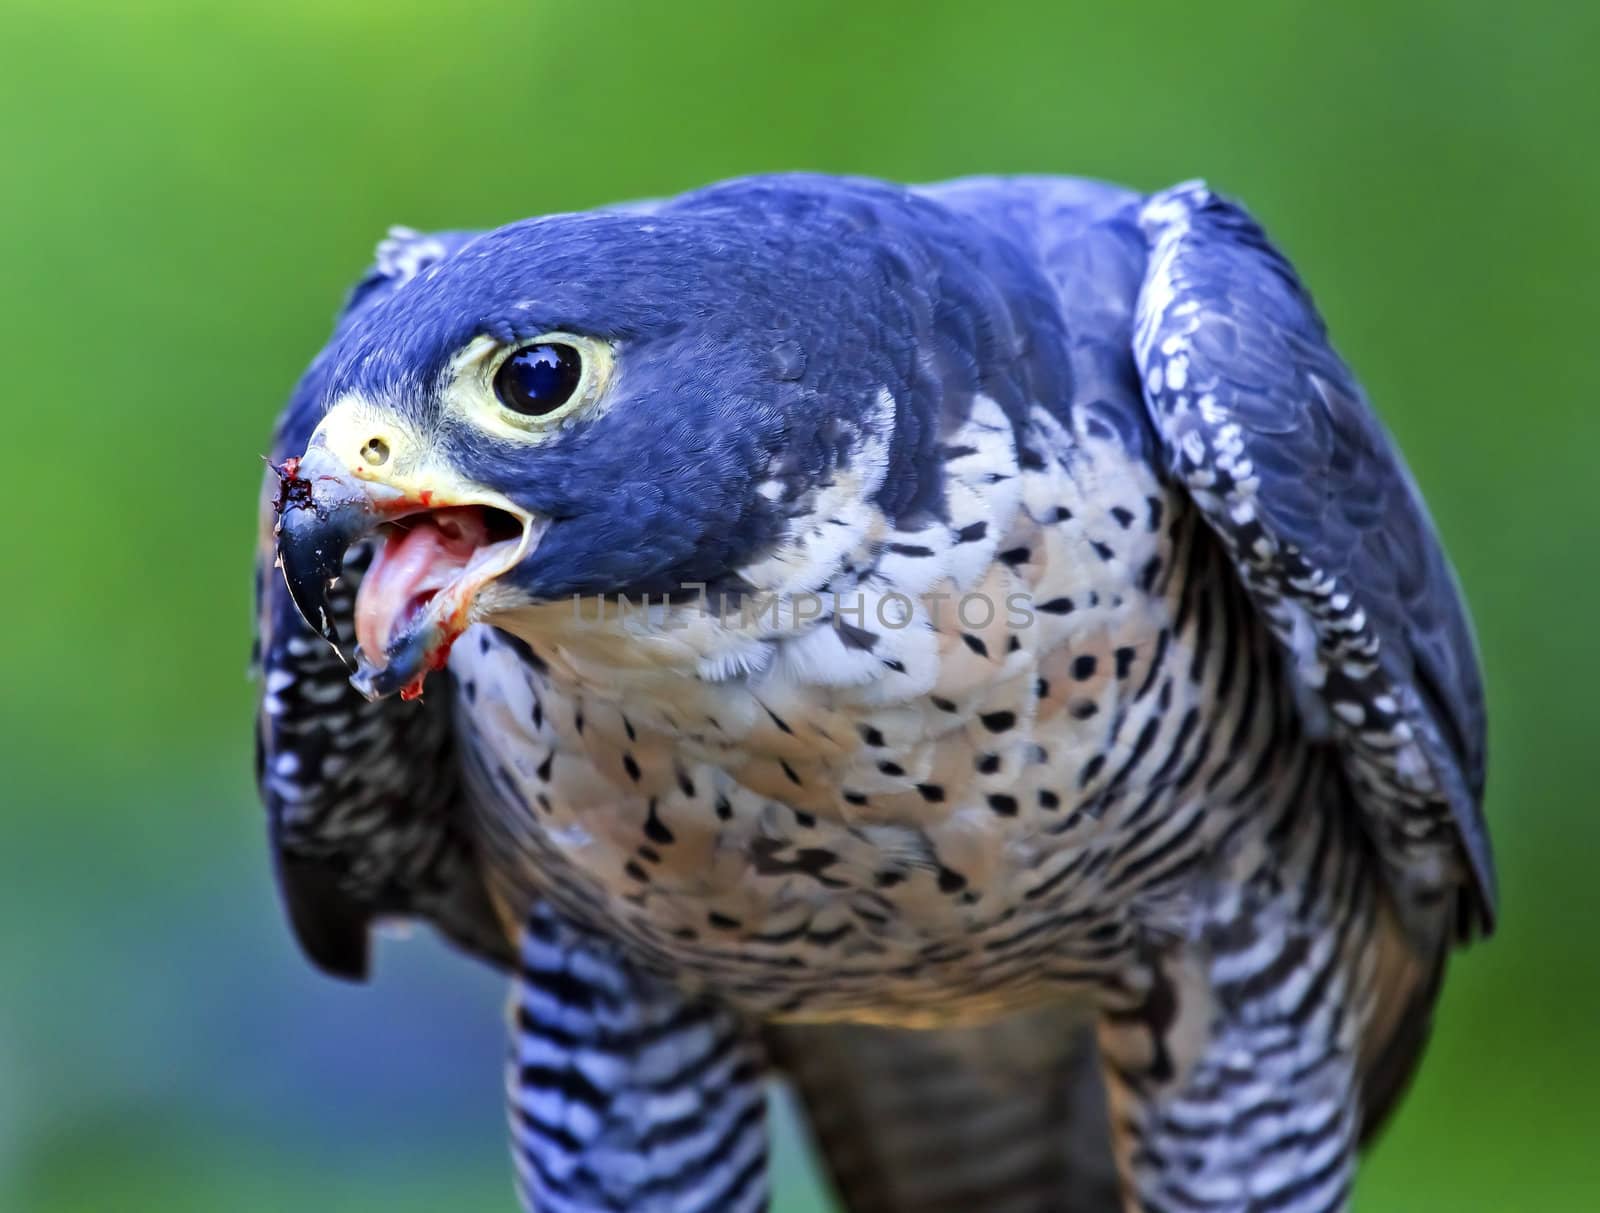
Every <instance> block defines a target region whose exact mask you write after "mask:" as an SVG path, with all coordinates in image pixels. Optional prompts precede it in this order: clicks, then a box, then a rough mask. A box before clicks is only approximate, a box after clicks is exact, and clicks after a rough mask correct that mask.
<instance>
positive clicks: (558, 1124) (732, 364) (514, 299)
mask: <svg viewBox="0 0 1600 1213" xmlns="http://www.w3.org/2000/svg"><path fill="white" fill-rule="evenodd" d="M271 460H272V463H273V472H272V474H271V475H269V477H268V479H267V484H266V486H265V491H264V494H263V501H262V520H261V536H260V542H261V550H260V559H259V568H258V594H259V601H260V611H259V627H260V635H259V654H260V657H259V660H260V668H261V682H262V694H261V701H260V714H259V724H258V741H259V760H258V768H259V782H260V787H261V791H262V795H263V798H264V800H265V803H266V807H267V811H268V816H269V821H270V834H271V843H272V849H273V854H274V857H275V862H276V865H277V872H278V877H279V880H280V884H281V889H282V894H283V898H284V900H285V903H286V905H287V910H288V915H289V918H290V921H291V922H292V924H293V928H294V930H295V932H296V933H297V935H298V937H299V941H300V943H301V945H302V946H303V948H304V950H305V952H306V953H307V955H308V956H309V957H310V959H311V960H312V961H314V962H315V963H316V964H317V965H319V966H321V967H322V968H323V969H325V970H327V971H329V972H331V973H334V974H337V975H340V976H344V977H351V978H356V977H360V976H362V975H364V973H365V971H366V968H367V960H368V930H369V927H370V926H371V925H372V924H373V923H374V922H377V921H382V920H386V919H394V918H402V919H415V920H420V921H425V922H428V923H431V924H432V925H433V926H435V927H436V928H437V929H438V930H439V931H440V932H441V933H442V934H443V935H444V936H445V937H446V938H448V939H449V940H451V941H453V942H454V943H456V944H458V945H459V946H461V947H463V948H464V949H466V950H468V951H469V952H472V953H474V954H476V955H478V956H480V957H482V958H483V959H485V960H487V961H488V962H489V963H491V964H494V965H498V966H500V967H502V968H503V969H504V970H505V971H507V973H508V974H509V975H510V979H511V981H512V985H513V993H512V997H511V1012H510V1037H511V1039H510V1050H509V1065H508V1078H507V1087H508V1092H509V1100H510V1121H511V1137H512V1146H513V1154H514V1158H515V1163H516V1173H517V1177H518V1185H519V1190H520V1193H521V1196H522V1200H523V1201H524V1203H525V1205H526V1207H527V1208H529V1209H531V1210H537V1211H538V1213H598V1211H601V1210H626V1211H627V1213H691V1211H704V1213H742V1211H749V1210H757V1209H762V1208H765V1207H767V1204H768V1200H769V1194H768V1181H767V1174H766V1130H765V1124H764V1117H765V1107H766V1104H765V1095H764V1080H765V1078H766V1076H768V1075H769V1074H773V1073H781V1074H786V1075H788V1076H789V1077H790V1078H791V1079H792V1081H793V1083H794V1085H795V1087H796V1089H797V1091H798V1093H799V1095H800V1098H801V1101H802V1103H803V1104H804V1106H805V1108H806V1110H807V1113H808V1115H809V1119H810V1123H811V1126H812V1129H813V1132H814V1136H815V1137H816V1139H817V1141H818V1144H819V1147H820V1149H821V1151H822V1154H823V1155H824V1157H825V1160H826V1165H827V1169H828V1171H829V1173H830V1174H831V1176H832V1178H833V1181H834V1184H835V1186H836V1188H837V1191H838V1194H839V1199H840V1201H841V1202H842V1204H843V1206H844V1207H846V1208H848V1209H849V1210H851V1211H852V1213H910V1211H912V1210H915V1211H917V1213H940V1211H943V1213H955V1211H957V1210H959V1211H962V1213H969V1211H973V1210H981V1211H986V1213H1041V1211H1059V1210H1094V1211H1098V1210H1102V1209H1113V1208H1121V1209H1124V1210H1141V1211H1146V1213H1155V1211H1157V1210H1160V1211H1174V1213H1182V1211H1199V1210H1205V1211H1207V1213H1257V1211H1266V1210H1278V1211H1282V1213H1322V1211H1327V1210H1337V1209H1342V1208H1344V1207H1346V1205H1347V1203H1348V1199H1349V1194H1350V1189H1351V1185H1352V1179H1353V1169H1354V1166H1355V1159H1356V1156H1357V1153H1358V1149H1359V1147H1360V1146H1361V1144H1362V1143H1363V1141H1365V1140H1366V1139H1367V1138H1368V1137H1369V1136H1370V1135H1371V1134H1372V1132H1373V1131H1374V1130H1375V1129H1376V1128H1377V1126H1378V1125H1379V1123H1380V1122H1381V1121H1382V1120H1383V1118H1384V1117H1385V1115H1386V1114H1387V1112H1388V1111H1389V1110H1390V1109H1391V1107H1392V1105H1393V1103H1394V1101H1395V1100H1396V1098H1397V1096H1398V1095H1399V1094H1400V1092H1401V1091H1402V1089H1403V1088H1404V1087H1405V1085H1406V1082H1407V1080H1408V1078H1409V1076H1410V1075H1411V1073H1412V1071H1413V1069H1414V1067H1415V1066H1416V1064H1417V1059H1418V1055H1419V1053H1420V1051H1421V1049H1422V1047H1423V1045H1424V1042H1425V1039H1426V1037H1427V1034H1428V1028H1429V1022H1430V1018H1431V1012H1432V1007H1433V1004H1434V1002H1435V999H1436V997H1437V995H1438V992H1439V988H1440V983H1441V977H1442V974H1443V971H1444V967H1445V961H1446V956H1447V954H1448V953H1449V952H1450V951H1451V950H1452V948H1453V947H1454V946H1455V945H1457V944H1459V943H1462V942H1465V941H1467V940H1469V939H1472V938H1474V937H1478V936H1482V935H1484V934H1486V933H1487V932H1488V930H1489V929H1490V927H1491V925H1492V918H1493V910H1494V900H1495V896H1494V876H1493V869H1492V865H1491V857H1490V849H1489V841H1488V836H1487V832H1486V829H1485V824H1484V819H1483V816H1482V810H1481V804H1482V794H1483V780H1484V750H1485V742H1484V709H1483V702H1482V687H1481V682H1480V676H1479V672H1478V665H1477V660H1476V656H1475V652H1474V642H1473V638H1472V633H1471V629H1470V624H1469V622H1468V618H1467V615H1466V613H1465V609H1464V607H1463V604H1462V601H1461V597H1460V593H1459V590H1458V589H1457V585H1456V582H1455V580H1454V577H1453V574H1452V572H1451V569H1450V567H1449V565H1448V564H1447V562H1446V559H1445V556H1444V554H1443V552H1442V550H1441V548H1440V544H1439V540H1438V537H1437V535H1436V534H1435V531H1434V528H1433V526H1432V524H1431V522H1430V521H1429V518H1428V515H1427V513H1426V511H1425V509H1424V506H1423V504H1422V501H1421V499H1420V497H1419V495H1418V491H1417V489H1416V487H1415V485H1414V483H1413V481H1412V479H1411V477H1410V475H1409V473H1408V472H1407V470H1406V468H1405V466H1404V464H1403V463H1402V461H1401V458H1400V455H1399V453H1398V452H1397V451H1396V449H1395V447H1394V445H1393V443H1392V442H1391V440H1390V438H1389V437H1388V436H1387V434H1386V432H1385V430H1384V429H1383V427H1382V425H1381V423H1380V422H1379V421H1378V420H1377V419H1376V417H1375V415H1374V414H1373V412H1372V411H1371V409H1370V408H1369V406H1368V403H1367V401H1366V398H1365V397H1364V395H1363V393H1362V390H1361V389H1360V387H1359V386H1358V385H1357V383H1356V381H1355V379H1354V377H1353V376H1352V374H1351V372H1350V370H1349V369H1348V368H1347V367H1346V366H1345V364H1344V363H1343V362H1342V361H1341V360H1340V358H1339V356H1338V355H1337V354H1336V353H1335V352H1334V350H1333V349H1332V347H1331V346H1330V344H1329V341H1328V338H1327V335H1326V332H1325V328H1324V325H1323V322H1322V320H1321V319H1320V318H1319V316H1318V314H1317V312H1316V310H1315V308H1314V307H1313V304H1312V302H1311V299H1310V297H1309V295H1308V294H1307V292H1306V290H1305V288H1304V287H1303V286H1302V285H1301V283H1300V281H1299V280H1298V278H1297V276H1296V274H1295V272H1294V270H1293V269H1292V268H1291V267H1290V265H1289V264H1288V262H1287V261H1286V260H1285V259H1284V257H1283V256H1282V255H1281V254H1280V253H1278V252H1277V251H1275V249H1274V248H1273V246H1272V245H1271V244H1270V243H1269V242H1268V240H1267V238H1266V236H1265V235H1264V234H1263V232H1262V230H1261V228H1260V227H1259V226H1258V225H1257V224H1256V222H1255V221H1254V220H1252V219H1251V217H1250V216H1249V215H1248V214H1247V213H1246V212H1245V211H1244V210H1243V209H1241V208H1240V207H1239V206H1238V205H1236V204H1234V203H1232V202H1230V201H1228V200H1226V199H1224V198H1223V197H1221V196H1219V195H1217V194H1215V193H1213V192H1211V191H1210V190H1209V189H1208V188H1207V187H1205V186H1204V185H1202V184H1199V183H1188V184H1184V185H1179V186H1176V187H1174V188H1172V189H1169V190H1166V191H1164V192H1160V193H1156V194H1153V195H1141V194H1137V193H1134V192H1131V191H1128V190H1125V189H1121V188H1116V187H1113V186H1110V185H1104V184H1099V183H1094V182H1088V181H1081V180H1072V179H1060V178H1044V177H1031V178H1005V179H999V178H983V179H971V180H963V181H957V182H952V183H948V184H943V185H935V186H929V187H916V188H908V187H902V186H897V185H890V184H885V183H881V182H875V181H870V180H862V179H846V178H836V177H828V176H820V175H779V176H768V177H755V178H749V179H744V180H738V181H733V182H729V183H725V184H721V185H716V186H712V187H710V188H707V189H704V190H700V191H696V192H693V193H689V194H687V195H684V196H682V197H678V198H674V199H670V200H666V201H658V202H651V203H645V204H635V205H629V206H623V207H617V208H612V209H603V210H598V211H594V212H589V213H581V214H561V215H551V216H546V217H542V218H535V219H530V220H527V221H525V222H519V223H513V224H510V225H509V226H506V227H502V228H500V229H498V230H494V231H488V232H481V233H470V232H449V233H440V234H434V235H424V234H419V233H416V232H412V231H409V230H405V229H396V230H395V231H394V232H393V233H391V235H390V237H389V239H387V240H386V241H385V242H384V243H383V244H382V245H381V246H380V247H379V250H378V256H377V262H376V265H375V266H374V268H373V269H372V270H371V271H370V272H369V273H368V274H367V276H366V277H365V278H364V279H363V280H362V281H361V283H360V284H359V285H358V286H357V287H356V288H355V290H354V291H353V292H352V294H351V295H350V297H349V300H348V303H347V305H346V307H345V309H344V312H343V314H342V316H341V317H340V319H339V321H338V324H337V329H336V331H335V333H334V335H333V337H332V339H331V341H330V342H329V344H328V346H327V347H326V348H325V349H324V350H323V351H322V353H320V354H319V355H318V356H317V357H316V359H315V360H314V361H313V362H312V364H311V366H310V369H309V370H308V371H307V372H306V374H305V376H304V378H303V379H302V380H301V382H300V384H299V386H298V388H297V389H296V391H295V393H294V396H293V399H292V401H291V403H290V404H289V406H288V409H287V410H286V412H285V413H284V415H283V417H282V419H281V422H280V424H279V426H278V430H277V434H276V438H275V443H274V450H273V454H272V456H271ZM274 566H276V568H275V567H274ZM279 569H281V574H280V572H279V571H278V570H279Z"/></svg>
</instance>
